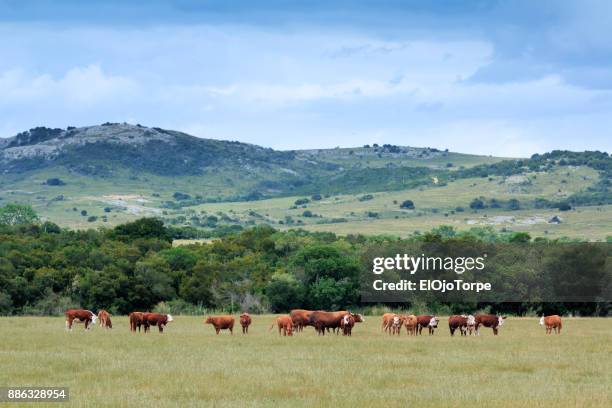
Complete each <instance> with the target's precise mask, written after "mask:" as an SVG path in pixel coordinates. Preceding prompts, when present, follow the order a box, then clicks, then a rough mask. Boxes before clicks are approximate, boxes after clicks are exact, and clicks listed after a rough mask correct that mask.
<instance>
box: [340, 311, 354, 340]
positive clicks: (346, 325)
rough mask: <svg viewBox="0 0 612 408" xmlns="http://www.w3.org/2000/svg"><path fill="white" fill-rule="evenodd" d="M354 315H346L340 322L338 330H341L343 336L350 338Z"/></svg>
mask: <svg viewBox="0 0 612 408" xmlns="http://www.w3.org/2000/svg"><path fill="white" fill-rule="evenodd" d="M355 322H356V319H355V315H352V314H350V313H347V314H345V315H344V317H343V318H342V320H340V330H342V335H343V336H350V335H351V334H352V333H353V327H355Z"/></svg>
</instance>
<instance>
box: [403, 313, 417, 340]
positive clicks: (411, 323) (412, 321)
mask: <svg viewBox="0 0 612 408" xmlns="http://www.w3.org/2000/svg"><path fill="white" fill-rule="evenodd" d="M402 319H403V320H404V326H405V327H406V334H408V335H409V336H415V335H416V330H417V325H418V321H417V317H416V316H415V315H408V316H402Z"/></svg>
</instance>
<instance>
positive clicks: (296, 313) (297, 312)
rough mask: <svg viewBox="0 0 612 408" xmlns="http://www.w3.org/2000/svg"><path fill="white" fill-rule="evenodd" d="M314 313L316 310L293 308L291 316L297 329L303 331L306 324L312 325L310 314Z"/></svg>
mask: <svg viewBox="0 0 612 408" xmlns="http://www.w3.org/2000/svg"><path fill="white" fill-rule="evenodd" d="M312 313H314V310H304V309H293V310H292V311H291V312H289V316H291V320H292V321H293V325H294V327H295V330H296V331H298V332H301V331H303V330H304V327H305V326H311V324H310V315H311V314H312Z"/></svg>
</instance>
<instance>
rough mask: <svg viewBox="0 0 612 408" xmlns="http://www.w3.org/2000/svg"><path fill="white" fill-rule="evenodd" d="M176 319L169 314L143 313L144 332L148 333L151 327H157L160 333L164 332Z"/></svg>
mask: <svg viewBox="0 0 612 408" xmlns="http://www.w3.org/2000/svg"><path fill="white" fill-rule="evenodd" d="M173 320H174V319H173V318H172V316H171V315H169V314H160V313H143V314H142V325H143V326H144V331H145V333H147V332H148V331H149V329H150V327H151V326H157V328H158V329H159V332H160V333H163V332H164V327H165V326H166V325H167V324H168V323H169V322H171V321H173Z"/></svg>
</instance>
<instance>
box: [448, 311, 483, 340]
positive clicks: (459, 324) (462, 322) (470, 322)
mask: <svg viewBox="0 0 612 408" xmlns="http://www.w3.org/2000/svg"><path fill="white" fill-rule="evenodd" d="M475 323H476V319H475V318H474V316H472V315H469V316H467V315H453V316H450V317H449V318H448V328H449V330H450V334H451V336H454V335H455V331H456V330H457V329H459V332H460V333H461V335H462V336H467V332H468V327H474V324H475Z"/></svg>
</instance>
